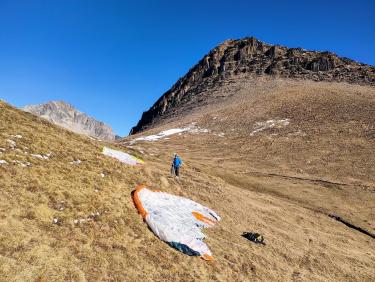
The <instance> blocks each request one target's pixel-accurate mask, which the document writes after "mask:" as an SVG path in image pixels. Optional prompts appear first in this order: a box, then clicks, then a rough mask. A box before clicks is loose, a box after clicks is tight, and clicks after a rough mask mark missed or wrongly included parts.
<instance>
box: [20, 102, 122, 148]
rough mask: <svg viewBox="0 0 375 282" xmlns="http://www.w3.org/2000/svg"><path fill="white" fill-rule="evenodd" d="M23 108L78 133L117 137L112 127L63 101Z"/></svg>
mask: <svg viewBox="0 0 375 282" xmlns="http://www.w3.org/2000/svg"><path fill="white" fill-rule="evenodd" d="M23 110H24V111H27V112H30V113H32V114H35V115H38V116H40V117H42V118H45V119H47V120H48V121H50V122H52V123H54V124H57V125H60V126H62V127H64V128H66V129H69V130H71V131H74V132H76V133H80V134H84V135H88V136H92V137H95V138H98V139H101V140H107V141H113V140H115V139H116V138H117V136H116V135H115V133H114V132H113V130H112V129H111V127H109V126H108V125H106V124H104V123H103V122H101V121H97V120H96V119H94V118H92V117H90V116H88V115H86V114H85V113H82V112H80V111H78V110H77V109H75V108H74V107H73V106H72V105H70V104H67V103H65V102H63V101H51V102H48V103H46V104H39V105H28V106H25V107H24V108H23Z"/></svg>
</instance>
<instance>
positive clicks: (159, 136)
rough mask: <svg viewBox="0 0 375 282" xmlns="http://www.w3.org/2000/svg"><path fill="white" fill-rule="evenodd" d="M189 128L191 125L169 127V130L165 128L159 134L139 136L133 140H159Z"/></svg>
mask: <svg viewBox="0 0 375 282" xmlns="http://www.w3.org/2000/svg"><path fill="white" fill-rule="evenodd" d="M188 130H190V127H185V128H172V129H168V130H164V131H162V132H159V133H158V134H155V135H149V136H145V137H138V138H136V139H134V140H133V141H157V140H159V139H162V138H165V137H167V136H170V135H174V134H177V133H182V132H185V131H188Z"/></svg>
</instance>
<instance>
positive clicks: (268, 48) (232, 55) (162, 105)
mask: <svg viewBox="0 0 375 282" xmlns="http://www.w3.org/2000/svg"><path fill="white" fill-rule="evenodd" d="M240 74H248V75H251V76H261V75H269V76H278V77H286V78H293V79H308V80H314V81H334V82H348V83H354V84H364V85H371V86H375V67H374V66H369V65H365V64H362V63H358V62H356V61H353V60H351V59H348V58H343V57H338V56H337V55H336V54H334V53H331V52H317V51H307V50H305V49H302V48H287V47H284V46H278V45H274V46H272V45H268V44H266V43H264V42H261V41H259V40H257V39H255V38H254V37H250V38H245V39H241V40H227V41H225V42H223V43H222V44H220V45H219V46H217V47H216V48H214V49H213V50H211V51H210V53H209V54H207V55H206V56H204V58H203V59H202V60H200V61H199V62H198V64H197V65H195V66H194V67H193V68H192V69H190V70H189V72H188V73H187V74H186V75H185V76H184V77H182V78H180V79H179V80H178V81H177V82H176V83H175V84H174V85H173V86H172V88H171V89H170V90H168V91H167V92H166V93H165V94H164V95H163V96H161V97H160V98H159V100H158V101H156V103H155V104H154V105H153V106H152V107H151V108H150V109H149V110H148V111H146V112H144V113H143V115H142V118H141V120H140V121H139V122H138V124H137V125H136V126H135V127H133V128H132V130H131V132H130V134H135V133H137V132H140V131H142V130H145V129H146V128H148V127H150V126H152V125H153V124H155V123H157V122H158V121H159V120H160V119H161V118H162V117H163V116H165V115H166V114H168V112H170V111H171V110H173V109H174V108H176V107H179V106H180V105H181V104H183V103H185V102H186V101H187V100H188V99H189V98H188V97H189V96H190V97H192V96H194V95H199V93H200V92H202V89H204V88H205V87H209V85H212V84H215V83H216V84H217V83H218V82H220V81H223V80H225V79H227V78H233V77H235V76H236V75H240Z"/></svg>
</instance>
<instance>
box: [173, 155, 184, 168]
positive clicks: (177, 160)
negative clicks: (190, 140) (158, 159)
mask: <svg viewBox="0 0 375 282" xmlns="http://www.w3.org/2000/svg"><path fill="white" fill-rule="evenodd" d="M181 165H182V160H181V159H180V157H175V158H174V159H173V166H174V167H180V166H181Z"/></svg>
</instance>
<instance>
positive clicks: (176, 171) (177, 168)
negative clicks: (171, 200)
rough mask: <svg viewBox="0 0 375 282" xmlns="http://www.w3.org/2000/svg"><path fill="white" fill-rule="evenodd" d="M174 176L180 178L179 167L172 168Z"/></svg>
mask: <svg viewBox="0 0 375 282" xmlns="http://www.w3.org/2000/svg"><path fill="white" fill-rule="evenodd" d="M174 174H175V175H176V176H177V177H178V176H180V167H177V166H175V167H174Z"/></svg>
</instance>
